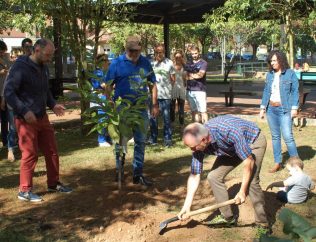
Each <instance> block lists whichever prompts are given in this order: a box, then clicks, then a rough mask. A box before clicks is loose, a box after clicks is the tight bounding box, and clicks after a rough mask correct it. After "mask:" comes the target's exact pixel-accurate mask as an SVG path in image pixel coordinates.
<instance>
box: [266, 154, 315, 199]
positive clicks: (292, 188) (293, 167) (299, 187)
mask: <svg viewBox="0 0 316 242" xmlns="http://www.w3.org/2000/svg"><path fill="white" fill-rule="evenodd" d="M303 167H304V164H303V161H302V160H301V159H300V158H299V157H297V156H294V157H291V158H289V159H288V161H287V163H286V168H287V169H288V171H289V173H290V175H291V176H290V177H289V178H287V179H286V180H285V181H279V182H273V183H271V184H270V185H269V186H268V187H267V189H266V190H268V189H271V190H272V188H273V187H284V188H285V189H284V191H279V192H278V193H277V198H278V199H279V200H280V201H281V202H285V203H287V202H288V203H302V202H305V201H306V200H307V197H308V192H309V191H310V190H313V189H314V188H315V185H314V183H313V181H312V179H311V178H310V177H309V176H308V175H306V174H305V173H304V172H303Z"/></svg>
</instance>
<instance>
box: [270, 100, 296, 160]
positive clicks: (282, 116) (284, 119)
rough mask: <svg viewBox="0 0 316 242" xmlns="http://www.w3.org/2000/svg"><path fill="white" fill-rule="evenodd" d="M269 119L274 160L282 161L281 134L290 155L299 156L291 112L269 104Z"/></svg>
mask: <svg viewBox="0 0 316 242" xmlns="http://www.w3.org/2000/svg"><path fill="white" fill-rule="evenodd" d="M267 119H268V124H269V127H270V131H271V135H272V146H273V156H274V162H275V163H278V164H280V163H281V162H282V146H281V135H282V137H283V139H284V142H285V144H286V146H287V150H288V152H289V155H290V156H291V157H292V156H298V153H297V148H296V144H295V141H294V137H293V132H292V118H291V112H290V111H289V112H285V111H284V110H283V108H282V107H281V106H280V107H272V106H269V107H268V110H267Z"/></svg>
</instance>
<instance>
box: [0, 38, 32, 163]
mask: <svg viewBox="0 0 316 242" xmlns="http://www.w3.org/2000/svg"><path fill="white" fill-rule="evenodd" d="M21 46H22V53H23V55H26V56H30V55H31V54H32V49H33V42H32V40H31V39H29V38H25V39H23V40H22V43H21ZM5 85H6V83H5ZM3 96H4V95H3ZM4 105H6V106H7V108H6V112H7V120H8V123H9V131H8V160H9V161H15V151H16V149H18V137H17V133H16V128H15V123H14V114H13V110H12V108H11V106H10V105H8V104H7V103H6V102H5V100H4Z"/></svg>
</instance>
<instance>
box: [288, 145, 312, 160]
mask: <svg viewBox="0 0 316 242" xmlns="http://www.w3.org/2000/svg"><path fill="white" fill-rule="evenodd" d="M297 152H298V155H299V157H300V158H301V159H302V161H304V160H310V159H313V158H314V157H315V156H316V150H314V149H313V148H312V147H311V146H307V145H303V146H298V147H297ZM289 158H290V156H289V153H288V152H287V151H285V152H283V153H282V163H283V164H285V163H286V161H287V160H288V159H289Z"/></svg>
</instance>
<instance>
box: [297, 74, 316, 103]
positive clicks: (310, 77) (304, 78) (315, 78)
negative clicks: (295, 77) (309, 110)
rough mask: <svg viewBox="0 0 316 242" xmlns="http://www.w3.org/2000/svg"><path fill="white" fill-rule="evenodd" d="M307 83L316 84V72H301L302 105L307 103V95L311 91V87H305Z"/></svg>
mask: <svg viewBox="0 0 316 242" xmlns="http://www.w3.org/2000/svg"><path fill="white" fill-rule="evenodd" d="M306 84H316V72H301V77H300V87H299V91H300V106H301V107H302V106H303V105H304V104H305V101H306V97H307V95H308V94H309V93H310V91H311V90H310V89H307V88H304V85H306Z"/></svg>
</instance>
